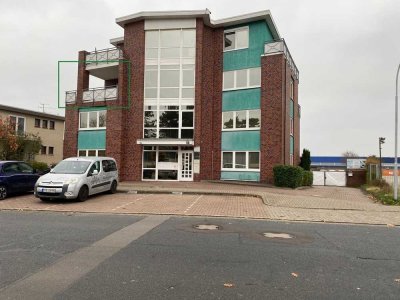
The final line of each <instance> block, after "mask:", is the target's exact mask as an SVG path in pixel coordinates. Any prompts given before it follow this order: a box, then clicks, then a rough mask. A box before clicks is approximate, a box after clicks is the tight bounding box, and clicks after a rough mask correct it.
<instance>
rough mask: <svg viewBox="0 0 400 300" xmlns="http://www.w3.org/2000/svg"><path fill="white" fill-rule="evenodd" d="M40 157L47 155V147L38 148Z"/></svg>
mask: <svg viewBox="0 0 400 300" xmlns="http://www.w3.org/2000/svg"><path fill="white" fill-rule="evenodd" d="M43 150H44V151H43ZM43 152H44V153H43ZM40 155H47V146H44V145H41V146H40Z"/></svg>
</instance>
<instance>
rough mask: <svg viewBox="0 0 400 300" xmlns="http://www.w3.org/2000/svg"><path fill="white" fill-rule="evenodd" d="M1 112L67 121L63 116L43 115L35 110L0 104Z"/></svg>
mask: <svg viewBox="0 0 400 300" xmlns="http://www.w3.org/2000/svg"><path fill="white" fill-rule="evenodd" d="M0 110H5V111H9V112H14V113H19V114H25V115H31V116H35V117H42V118H47V119H54V120H59V121H65V117H62V116H58V115H53V114H48V113H43V112H39V111H34V110H28V109H25V108H19V107H13V106H8V105H3V104H0Z"/></svg>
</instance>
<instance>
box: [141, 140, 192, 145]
mask: <svg viewBox="0 0 400 300" xmlns="http://www.w3.org/2000/svg"><path fill="white" fill-rule="evenodd" d="M137 143H138V144H139V145H168V146H176V145H188V146H193V145H194V141H193V140H192V139H140V140H137Z"/></svg>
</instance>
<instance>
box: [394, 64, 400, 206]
mask: <svg viewBox="0 0 400 300" xmlns="http://www.w3.org/2000/svg"><path fill="white" fill-rule="evenodd" d="M399 71H400V64H399V66H398V68H397V73H396V97H395V118H394V123H395V128H394V195H393V197H394V200H396V201H397V189H398V185H399V182H398V176H397V169H398V166H397V123H398V117H397V115H398V112H397V110H398V82H399Z"/></svg>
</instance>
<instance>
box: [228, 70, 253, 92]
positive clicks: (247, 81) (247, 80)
mask: <svg viewBox="0 0 400 300" xmlns="http://www.w3.org/2000/svg"><path fill="white" fill-rule="evenodd" d="M252 69H261V67H256V68H248V69H240V70H232V71H225V72H223V79H222V90H223V91H236V90H245V89H253V88H259V87H261V77H260V84H258V85H250V70H252ZM243 70H246V71H247V72H246V76H247V78H246V83H247V84H246V86H244V87H237V82H236V74H237V72H238V71H243ZM228 72H233V88H224V82H225V74H226V73H228Z"/></svg>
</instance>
